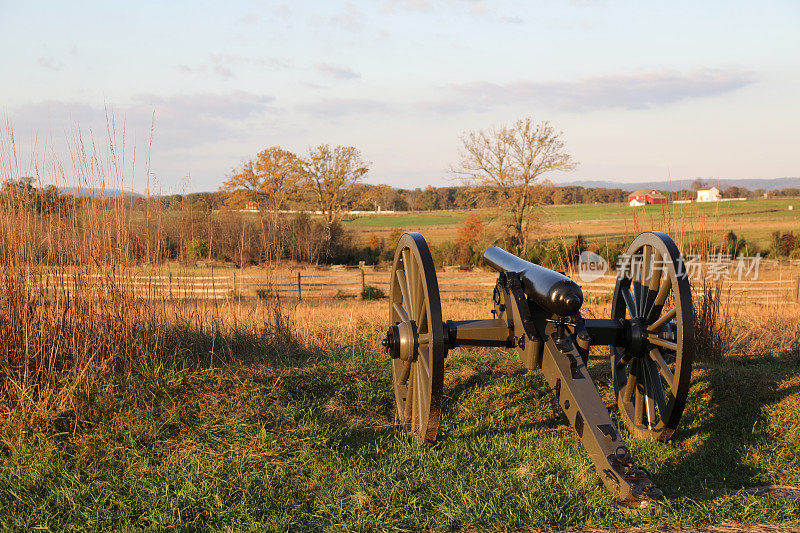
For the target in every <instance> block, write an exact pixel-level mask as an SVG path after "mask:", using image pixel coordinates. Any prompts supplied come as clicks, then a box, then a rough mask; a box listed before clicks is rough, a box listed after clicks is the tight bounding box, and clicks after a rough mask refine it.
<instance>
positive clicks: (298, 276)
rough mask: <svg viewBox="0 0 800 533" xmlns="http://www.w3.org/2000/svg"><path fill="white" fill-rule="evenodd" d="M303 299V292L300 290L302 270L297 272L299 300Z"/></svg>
mask: <svg viewBox="0 0 800 533" xmlns="http://www.w3.org/2000/svg"><path fill="white" fill-rule="evenodd" d="M302 299H303V293H302V292H300V272H298V273H297V301H298V302H299V301H300V300H302Z"/></svg>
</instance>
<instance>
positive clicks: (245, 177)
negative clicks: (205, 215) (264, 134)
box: [220, 146, 304, 212]
mask: <svg viewBox="0 0 800 533" xmlns="http://www.w3.org/2000/svg"><path fill="white" fill-rule="evenodd" d="M303 176H304V174H303V167H302V161H301V160H300V159H299V158H298V157H297V156H296V155H295V154H293V153H292V152H289V151H288V150H284V149H283V148H280V147H278V146H273V147H271V148H267V149H266V150H263V151H261V152H259V153H258V155H256V157H255V159H252V160H250V161H247V162H246V163H244V164H243V165H242V167H241V168H240V169H238V170H236V171H234V173H233V174H232V175H231V176H230V178H228V180H227V181H226V182H225V183H223V184H222V187H220V190H222V191H226V192H228V193H230V195H229V196H228V199H227V201H226V204H227V205H229V206H231V207H244V206H245V205H246V204H247V203H248V202H255V203H256V204H257V205H258V207H259V209H262V210H265V211H273V212H277V211H281V210H282V209H286V207H287V204H288V202H289V201H290V200H291V199H292V198H294V197H295V196H296V195H297V193H298V191H299V189H300V184H301V183H302V181H303Z"/></svg>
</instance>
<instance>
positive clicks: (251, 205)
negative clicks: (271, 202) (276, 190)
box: [243, 200, 260, 212]
mask: <svg viewBox="0 0 800 533" xmlns="http://www.w3.org/2000/svg"><path fill="white" fill-rule="evenodd" d="M243 211H253V212H258V211H260V209H259V208H258V202H254V201H252V200H251V201H249V202H247V203H246V204H244V209H243Z"/></svg>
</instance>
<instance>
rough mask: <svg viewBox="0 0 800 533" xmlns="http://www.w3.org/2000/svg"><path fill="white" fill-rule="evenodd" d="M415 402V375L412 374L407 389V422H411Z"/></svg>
mask: <svg viewBox="0 0 800 533" xmlns="http://www.w3.org/2000/svg"><path fill="white" fill-rule="evenodd" d="M413 404H414V375H413V374H411V383H409V384H408V388H407V389H406V408H405V413H404V414H405V420H406V421H407V422H411V414H412V412H413V411H412V410H413ZM412 430H413V427H412Z"/></svg>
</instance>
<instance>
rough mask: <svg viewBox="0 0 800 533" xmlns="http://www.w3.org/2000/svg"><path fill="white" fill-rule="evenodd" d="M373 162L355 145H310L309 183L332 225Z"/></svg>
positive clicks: (318, 204) (307, 185)
mask: <svg viewBox="0 0 800 533" xmlns="http://www.w3.org/2000/svg"><path fill="white" fill-rule="evenodd" d="M369 165H370V163H369V162H368V161H364V160H363V159H362V157H361V152H359V151H358V149H356V148H355V147H353V146H336V147H333V148H332V147H331V146H330V145H328V144H321V145H319V146H317V147H316V148H311V149H309V151H308V157H307V158H306V160H305V161H304V173H305V186H306V187H307V188H308V189H309V190H310V192H311V195H312V197H313V199H314V203H315V204H316V207H317V210H318V211H319V212H320V213H321V214H322V219H323V221H324V222H325V225H326V226H327V227H328V228H330V227H331V226H332V225H333V224H334V223H335V222H338V221H339V219H340V218H341V215H342V212H343V211H344V209H345V206H346V205H347V204H348V202H350V201H351V200H352V199H353V196H354V194H355V190H356V189H355V186H356V185H357V184H358V183H360V182H361V180H362V179H363V178H364V176H366V174H367V172H368V171H369Z"/></svg>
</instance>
